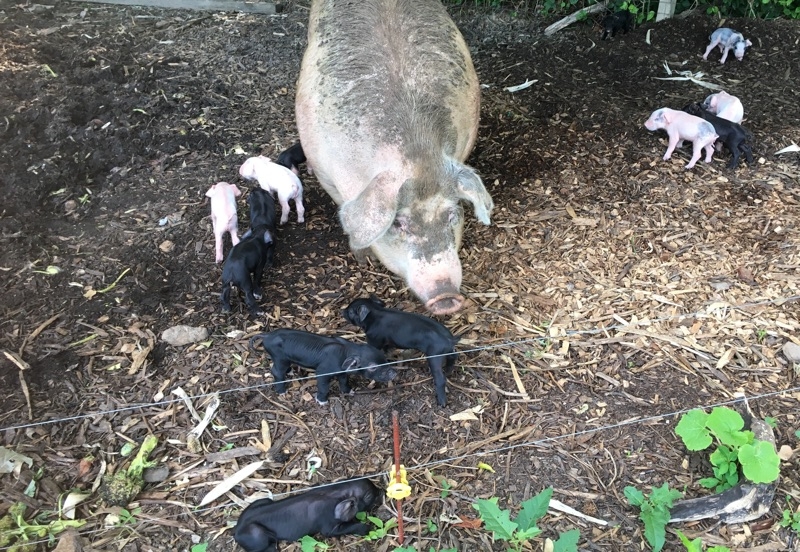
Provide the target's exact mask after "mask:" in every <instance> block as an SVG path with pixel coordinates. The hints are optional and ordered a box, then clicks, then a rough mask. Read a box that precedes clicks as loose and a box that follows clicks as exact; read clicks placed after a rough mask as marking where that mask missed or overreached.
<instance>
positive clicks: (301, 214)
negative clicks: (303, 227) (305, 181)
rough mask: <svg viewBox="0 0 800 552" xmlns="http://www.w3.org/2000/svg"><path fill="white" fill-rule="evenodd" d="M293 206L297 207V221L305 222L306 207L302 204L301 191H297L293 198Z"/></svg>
mask: <svg viewBox="0 0 800 552" xmlns="http://www.w3.org/2000/svg"><path fill="white" fill-rule="evenodd" d="M294 206H295V208H296V209H297V222H305V221H306V219H305V214H306V208H305V207H304V206H303V192H300V193H298V194H297V197H295V198H294Z"/></svg>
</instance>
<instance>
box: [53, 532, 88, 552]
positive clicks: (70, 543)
mask: <svg viewBox="0 0 800 552" xmlns="http://www.w3.org/2000/svg"><path fill="white" fill-rule="evenodd" d="M82 550H83V545H82V544H81V536H80V535H79V534H78V532H77V531H75V530H73V529H69V530H67V531H64V532H63V533H62V534H61V536H60V537H59V538H58V544H57V545H56V547H55V548H53V552H81V551H82Z"/></svg>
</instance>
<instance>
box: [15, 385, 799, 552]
mask: <svg viewBox="0 0 800 552" xmlns="http://www.w3.org/2000/svg"><path fill="white" fill-rule="evenodd" d="M799 391H800V386H798V387H793V388H790V389H785V390H783V391H771V392H768V393H761V394H759V395H753V396H748V397H737V398H734V399H731V400H728V401H722V402H717V403H711V404H707V405H703V406H698V407H694V408H683V409H680V410H675V411H672V412H667V413H663V414H656V415H653V416H646V417H644V418H632V419H629V420H623V421H622V422H617V423H613V424H608V425H604V426H599V427H595V428H589V429H583V430H580V431H573V432H571V433H567V434H561V435H556V436H553V437H542V438H540V439H534V440H532V441H525V442H522V443H516V444H513V445H506V446H501V447H496V448H493V449H489V450H483V451H477V452H470V453H467V454H461V455H458V456H450V457H448V458H441V459H439V460H432V461H430V462H424V463H421V464H417V465H414V466H407V467H406V469H407V470H408V472H409V473H411V472H413V471H416V470H422V469H425V468H430V467H432V466H438V465H441V464H450V463H453V462H457V461H459V460H464V459H467V458H470V457H473V456H476V457H477V456H487V455H490V454H499V453H501V452H506V451H510V450H515V449H518V448H522V447H534V446H541V445H544V444H547V443H554V442H559V441H563V440H565V439H571V438H574V437H580V436H583V435H589V434H592V433H599V432H603V431H608V430H612V429H618V428H621V427H625V426H629V425H636V424H643V423H648V422H655V421H661V420H665V419H667V418H673V417H675V416H678V415H680V414H684V413H686V412H689V411H690V410H694V409H695V408H700V409H703V410H707V409H709V408H714V407H718V406H727V405H731V404H737V403H741V402H757V401H759V400H761V399H766V398H769V397H774V396H777V395H786V394H791V393H796V392H799ZM386 473H387V472H378V473H374V474H371V475H363V476H357V477H352V478H349V480H350V481H360V480H362V479H374V478H377V477H382V476H384V475H386ZM340 482H341V481H333V482H330V483H322V484H319V485H315V486H314V488H315V489H323V488H325V487H330V486H332V485H335V484H337V483H340ZM305 490H307V488H306V487H303V488H300V489H297V490H293V491H288V492H284V493H279V494H275V495H273V498H282V497H288V496H291V495H295V494H298V493H301V492H303V491H305ZM232 504H235V502H233V501H228V502H226V503H224V504H218V505H215V506H209V507H207V508H196V509H192V510H191V513H192V514H203V513H208V512H212V511H214V510H220V509H224V508H229V507H230V506H231V505H232ZM175 506H178V507H180V506H179V505H175ZM186 507H187V508H188V507H189V505H186ZM183 515H186V514H185V513H184V512H180V513H176V514H174V515H169V516H164V517H163V518H160V519H177V518H178V517H180V516H183ZM149 522H153V520H140V521H139V523H138V524H137V525H136V526H137V527H138V526H140V525H144V524H146V523H149ZM125 527H132V526H130V525H126V526H125ZM112 529H113V528H112ZM109 530H111V529H110V528H99V529H91V530H87V531H79V532H80V533H81V534H82V535H92V534H95V533H102V532H106V531H109ZM28 542H30V543H32V544H38V543H46V542H49V541H48V540H41V541H28ZM9 548H10V547H2V548H0V550H8V549H9Z"/></svg>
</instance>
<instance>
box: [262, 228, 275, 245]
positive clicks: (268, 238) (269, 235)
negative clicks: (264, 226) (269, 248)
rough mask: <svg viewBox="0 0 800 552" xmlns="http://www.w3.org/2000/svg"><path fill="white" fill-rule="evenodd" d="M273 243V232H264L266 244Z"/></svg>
mask: <svg viewBox="0 0 800 552" xmlns="http://www.w3.org/2000/svg"><path fill="white" fill-rule="evenodd" d="M272 242H273V239H272V232H270V231H269V230H266V231H265V232H264V243H272Z"/></svg>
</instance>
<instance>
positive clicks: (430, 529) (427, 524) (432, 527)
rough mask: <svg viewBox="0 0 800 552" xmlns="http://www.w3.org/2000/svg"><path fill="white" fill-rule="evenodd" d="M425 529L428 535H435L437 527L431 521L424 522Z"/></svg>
mask: <svg viewBox="0 0 800 552" xmlns="http://www.w3.org/2000/svg"><path fill="white" fill-rule="evenodd" d="M425 527H426V528H427V529H428V533H436V532H437V531H438V530H439V526H438V525H436V523H434V521H433V520H432V519H426V520H425Z"/></svg>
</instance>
